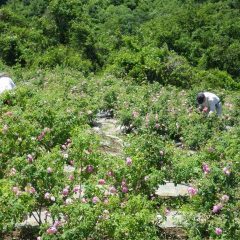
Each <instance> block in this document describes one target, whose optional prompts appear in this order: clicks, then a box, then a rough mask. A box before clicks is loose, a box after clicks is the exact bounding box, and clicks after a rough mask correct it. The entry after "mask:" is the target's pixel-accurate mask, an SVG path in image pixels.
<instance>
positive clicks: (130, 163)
mask: <svg viewBox="0 0 240 240" xmlns="http://www.w3.org/2000/svg"><path fill="white" fill-rule="evenodd" d="M126 164H127V165H128V166H130V165H132V159H131V158H130V157H127V158H126Z"/></svg>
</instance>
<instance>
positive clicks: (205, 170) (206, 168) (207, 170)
mask: <svg viewBox="0 0 240 240" xmlns="http://www.w3.org/2000/svg"><path fill="white" fill-rule="evenodd" d="M202 169H203V172H204V174H208V173H209V172H210V167H209V166H208V165H207V164H206V163H204V164H203V166H202Z"/></svg>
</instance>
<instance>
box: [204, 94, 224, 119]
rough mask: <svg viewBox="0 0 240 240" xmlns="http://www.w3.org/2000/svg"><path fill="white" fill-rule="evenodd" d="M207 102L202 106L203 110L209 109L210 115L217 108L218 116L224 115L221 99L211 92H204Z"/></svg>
mask: <svg viewBox="0 0 240 240" xmlns="http://www.w3.org/2000/svg"><path fill="white" fill-rule="evenodd" d="M203 94H204V96H205V101H204V102H203V103H202V104H200V106H201V108H205V107H207V108H208V114H209V115H210V114H212V113H213V112H214V111H215V110H216V108H217V114H218V115H219V116H220V115H221V113H222V106H221V103H220V101H221V100H220V98H219V97H218V96H217V95H215V94H214V93H211V92H204V93H203Z"/></svg>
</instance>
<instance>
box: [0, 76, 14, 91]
mask: <svg viewBox="0 0 240 240" xmlns="http://www.w3.org/2000/svg"><path fill="white" fill-rule="evenodd" d="M13 88H15V84H14V82H13V80H12V79H11V78H10V77H8V76H7V74H5V73H0V94H1V93H2V92H4V91H6V90H11V89H13Z"/></svg>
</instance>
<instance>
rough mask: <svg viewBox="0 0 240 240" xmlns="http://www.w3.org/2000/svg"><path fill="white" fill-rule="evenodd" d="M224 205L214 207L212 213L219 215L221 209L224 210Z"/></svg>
mask: <svg viewBox="0 0 240 240" xmlns="http://www.w3.org/2000/svg"><path fill="white" fill-rule="evenodd" d="M222 207H223V206H222V205H221V204H217V205H214V206H213V209H212V212H213V213H218V212H219V211H220V210H221V209H222Z"/></svg>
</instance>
